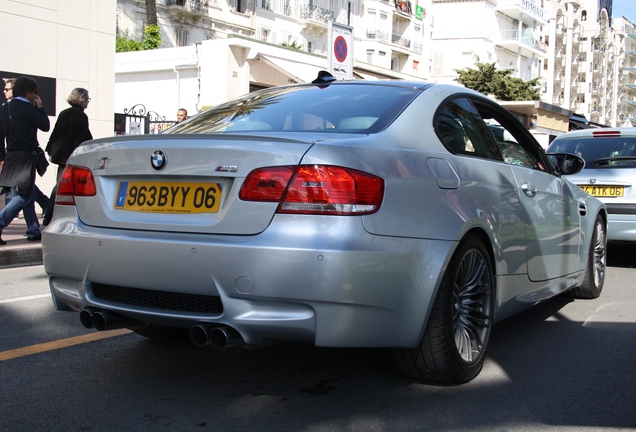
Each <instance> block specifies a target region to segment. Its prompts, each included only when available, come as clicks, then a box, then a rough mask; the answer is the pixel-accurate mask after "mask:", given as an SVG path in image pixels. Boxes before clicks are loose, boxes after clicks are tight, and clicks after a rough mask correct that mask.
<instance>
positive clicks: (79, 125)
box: [42, 87, 93, 226]
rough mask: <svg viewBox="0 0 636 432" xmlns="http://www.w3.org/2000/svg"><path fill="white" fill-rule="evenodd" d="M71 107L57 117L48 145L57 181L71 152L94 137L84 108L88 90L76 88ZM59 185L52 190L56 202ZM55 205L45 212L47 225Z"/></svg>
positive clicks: (70, 96) (47, 148) (89, 99)
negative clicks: (54, 165) (55, 169)
mask: <svg viewBox="0 0 636 432" xmlns="http://www.w3.org/2000/svg"><path fill="white" fill-rule="evenodd" d="M66 101H67V102H68V104H69V105H70V106H71V107H70V108H67V109H65V110H64V111H62V112H61V113H60V115H59V116H58V117H57V121H56V122H55V127H54V128H53V132H51V137H50V138H49V142H48V144H47V146H46V150H45V151H46V152H47V153H48V154H49V156H50V159H51V162H52V163H54V164H56V165H57V166H58V167H57V182H59V181H60V177H62V172H64V168H65V167H66V162H67V161H68V158H69V157H70V156H71V153H73V151H74V150H75V149H76V148H77V147H79V146H80V145H81V144H82V143H83V142H85V141H88V140H91V139H93V135H92V134H91V131H90V129H89V127H88V116H87V115H86V113H85V112H84V110H85V109H86V108H87V107H88V103H89V102H90V101H91V98H90V97H89V96H88V90H86V89H83V88H80V87H78V88H74V89H73V91H71V94H70V95H69V96H68V98H67V99H66ZM56 190H57V185H56V186H55V187H54V188H53V191H52V192H51V197H50V200H51V203H55V192H56ZM53 208H54V205H49V206H48V208H47V209H46V213H45V214H44V220H43V221H42V224H43V225H44V226H47V225H48V224H49V222H50V221H51V218H52V217H53Z"/></svg>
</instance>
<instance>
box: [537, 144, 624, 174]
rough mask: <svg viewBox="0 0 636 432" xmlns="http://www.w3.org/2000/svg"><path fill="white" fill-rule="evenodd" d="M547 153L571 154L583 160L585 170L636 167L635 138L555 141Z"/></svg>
mask: <svg viewBox="0 0 636 432" xmlns="http://www.w3.org/2000/svg"><path fill="white" fill-rule="evenodd" d="M548 153H572V154H576V155H579V156H581V157H582V158H583V159H585V167H586V168H605V167H612V168H616V167H625V168H633V167H635V166H636V137H580V138H568V139H563V140H556V141H554V142H553V143H552V145H550V147H548Z"/></svg>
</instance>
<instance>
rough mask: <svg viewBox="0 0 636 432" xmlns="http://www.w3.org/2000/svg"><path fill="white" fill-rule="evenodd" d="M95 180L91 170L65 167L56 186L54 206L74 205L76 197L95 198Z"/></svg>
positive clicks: (70, 166) (71, 166)
mask: <svg viewBox="0 0 636 432" xmlns="http://www.w3.org/2000/svg"><path fill="white" fill-rule="evenodd" d="M96 193H97V189H96V188H95V179H94V178H93V173H91V170H89V169H88V168H84V167H79V166H73V165H67V166H66V168H64V172H63V173H62V177H61V178H60V181H59V182H58V184H57V191H56V193H55V204H61V205H75V197H76V196H95V194H96Z"/></svg>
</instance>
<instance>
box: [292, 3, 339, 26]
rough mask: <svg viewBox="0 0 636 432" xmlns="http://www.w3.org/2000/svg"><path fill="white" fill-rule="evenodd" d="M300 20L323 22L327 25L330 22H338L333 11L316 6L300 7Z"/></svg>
mask: <svg viewBox="0 0 636 432" xmlns="http://www.w3.org/2000/svg"><path fill="white" fill-rule="evenodd" d="M298 18H299V19H301V20H312V21H318V22H323V23H325V24H326V23H328V22H329V21H335V20H336V19H335V14H334V12H333V11H331V10H329V9H325V8H321V7H318V6H315V5H300V6H299V7H298Z"/></svg>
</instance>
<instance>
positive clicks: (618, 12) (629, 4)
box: [612, 0, 636, 22]
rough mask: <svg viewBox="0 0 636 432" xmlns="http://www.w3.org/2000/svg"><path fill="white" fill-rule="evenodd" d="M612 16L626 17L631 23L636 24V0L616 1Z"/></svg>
mask: <svg viewBox="0 0 636 432" xmlns="http://www.w3.org/2000/svg"><path fill="white" fill-rule="evenodd" d="M612 15H613V16H614V17H615V18H619V17H622V16H624V17H626V18H627V19H629V20H630V21H631V22H636V0H614V1H613V2H612Z"/></svg>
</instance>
